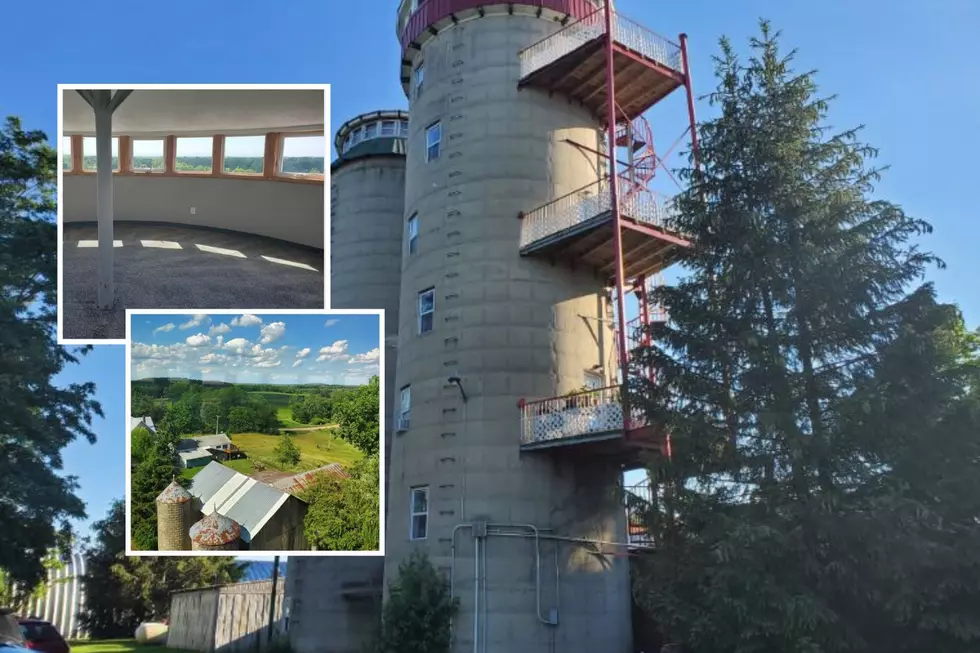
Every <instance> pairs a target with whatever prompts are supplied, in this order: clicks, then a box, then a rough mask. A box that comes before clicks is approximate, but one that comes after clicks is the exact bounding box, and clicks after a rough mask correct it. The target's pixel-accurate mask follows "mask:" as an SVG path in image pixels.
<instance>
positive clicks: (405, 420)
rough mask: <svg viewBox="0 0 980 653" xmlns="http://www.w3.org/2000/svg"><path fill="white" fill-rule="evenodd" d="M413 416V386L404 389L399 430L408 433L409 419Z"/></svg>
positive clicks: (399, 407) (399, 413) (399, 414)
mask: <svg viewBox="0 0 980 653" xmlns="http://www.w3.org/2000/svg"><path fill="white" fill-rule="evenodd" d="M411 416H412V386H409V385H406V386H405V387H404V388H402V392H401V401H400V403H399V405H398V422H397V424H398V430H399V431H407V430H408V424H409V418H410V417H411Z"/></svg>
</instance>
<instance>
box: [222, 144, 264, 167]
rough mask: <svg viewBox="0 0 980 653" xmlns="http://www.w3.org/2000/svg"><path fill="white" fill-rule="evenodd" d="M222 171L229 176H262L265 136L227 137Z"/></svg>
mask: <svg viewBox="0 0 980 653" xmlns="http://www.w3.org/2000/svg"><path fill="white" fill-rule="evenodd" d="M222 159H223V161H222V162H221V171H222V172H224V173H225V174H229V175H261V174H262V171H263V168H264V165H263V163H264V161H265V136H226V137H225V148H224V152H223V156H222Z"/></svg>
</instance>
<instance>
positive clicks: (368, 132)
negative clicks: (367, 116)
mask: <svg viewBox="0 0 980 653" xmlns="http://www.w3.org/2000/svg"><path fill="white" fill-rule="evenodd" d="M377 135H378V123H376V122H369V123H368V124H366V125H364V140H367V139H369V138H374V137H375V136H377Z"/></svg>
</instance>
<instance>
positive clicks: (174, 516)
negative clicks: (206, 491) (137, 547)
mask: <svg viewBox="0 0 980 653" xmlns="http://www.w3.org/2000/svg"><path fill="white" fill-rule="evenodd" d="M191 499H193V497H192V496H191V493H190V492H188V491H187V490H185V489H184V488H183V487H181V486H180V484H179V483H177V481H176V480H174V481H172V482H171V483H170V485H168V486H167V487H166V489H165V490H164V491H163V492H161V493H160V494H159V496H157V498H156V507H157V549H158V550H160V551H190V550H191V538H190V534H189V531H190V528H191V524H193V523H194V504H193V502H192V501H191Z"/></svg>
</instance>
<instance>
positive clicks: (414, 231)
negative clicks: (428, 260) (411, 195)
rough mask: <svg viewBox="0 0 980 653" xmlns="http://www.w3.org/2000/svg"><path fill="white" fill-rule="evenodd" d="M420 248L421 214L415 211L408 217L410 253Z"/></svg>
mask: <svg viewBox="0 0 980 653" xmlns="http://www.w3.org/2000/svg"><path fill="white" fill-rule="evenodd" d="M418 248H419V214H418V213H413V214H412V217H410V218H409V219H408V255H409V256H411V255H412V254H414V253H415V252H416V251H417V250H418Z"/></svg>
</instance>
